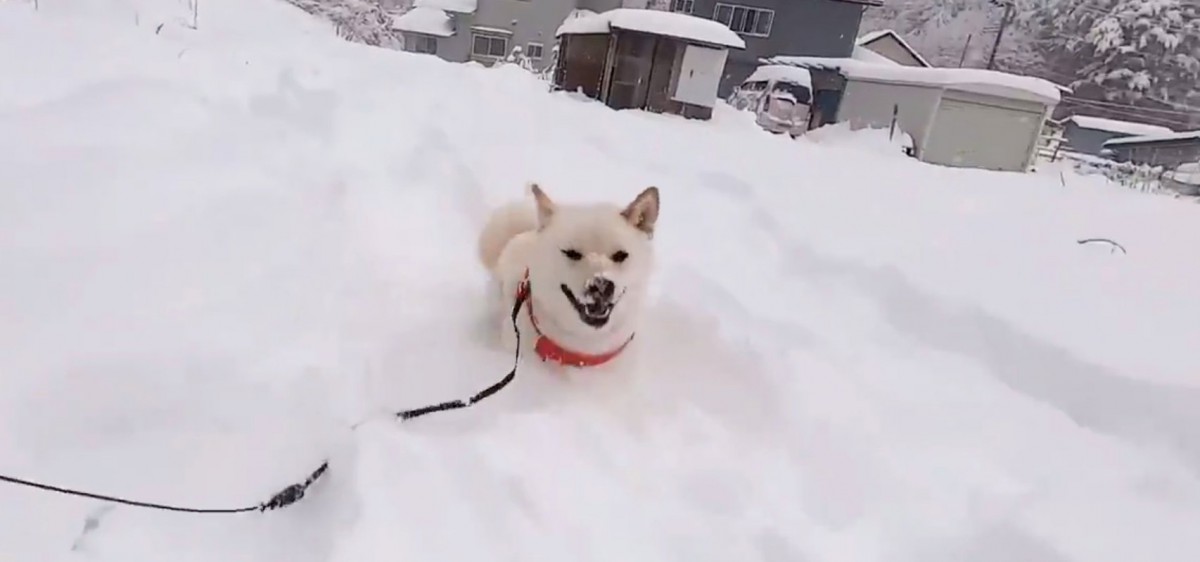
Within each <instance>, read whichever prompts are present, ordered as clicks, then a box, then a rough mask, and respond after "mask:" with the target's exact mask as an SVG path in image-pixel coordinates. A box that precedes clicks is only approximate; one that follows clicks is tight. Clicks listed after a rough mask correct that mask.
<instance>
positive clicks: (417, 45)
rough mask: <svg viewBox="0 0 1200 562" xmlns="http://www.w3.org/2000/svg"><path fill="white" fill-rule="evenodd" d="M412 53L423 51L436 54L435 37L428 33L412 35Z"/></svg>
mask: <svg viewBox="0 0 1200 562" xmlns="http://www.w3.org/2000/svg"><path fill="white" fill-rule="evenodd" d="M412 52H414V53H425V54H427V55H436V54H437V37H433V36H430V35H414V36H413V47H412Z"/></svg>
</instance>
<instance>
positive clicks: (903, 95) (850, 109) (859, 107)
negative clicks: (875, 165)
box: [837, 79, 942, 154]
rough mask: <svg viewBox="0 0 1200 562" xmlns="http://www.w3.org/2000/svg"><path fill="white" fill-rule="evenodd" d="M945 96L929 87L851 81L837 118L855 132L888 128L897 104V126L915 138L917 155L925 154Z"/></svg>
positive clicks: (847, 83)
mask: <svg viewBox="0 0 1200 562" xmlns="http://www.w3.org/2000/svg"><path fill="white" fill-rule="evenodd" d="M941 95H942V94H941V89H940V88H934V87H929V86H911V85H907V84H886V83H883V82H871V81H867V80H857V79H848V80H846V88H845V90H844V91H843V93H842V103H841V105H840V106H839V107H838V115H837V118H838V120H839V121H848V122H849V123H850V126H851V127H852V128H855V129H859V128H863V127H887V126H888V125H890V124H891V123H892V107H893V105H899V106H900V110H899V115H898V119H897V126H898V127H899V128H900V129H901V130H902V131H904V132H906V133H908V134H909V136H911V137H912V139H913V146H914V148H916V150H917V154H921V152H922V151H923V150H924V149H925V141H926V139H927V137H928V135H929V129H930V125H931V124H932V122H933V115H934V112H935V111H936V110H937V104H938V100H939V99H940V98H941Z"/></svg>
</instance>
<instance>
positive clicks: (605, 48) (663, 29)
mask: <svg viewBox="0 0 1200 562" xmlns="http://www.w3.org/2000/svg"><path fill="white" fill-rule="evenodd" d="M555 35H556V36H557V37H558V39H559V54H558V59H557V63H556V66H555V68H554V86H555V88H558V89H564V90H570V91H582V92H583V93H584V94H585V95H587V96H588V97H591V98H594V99H598V100H600V101H602V102H604V103H605V105H608V106H609V107H612V108H613V109H646V110H649V111H654V112H659V113H673V114H678V115H683V116H685V117H692V118H697V119H709V118H711V117H712V110H713V106H714V105H715V104H716V101H717V86H718V84H719V82H720V80H721V76H722V74H724V70H725V61H726V59H727V58H728V55H729V50H730V49H742V48H744V47H745V46H746V43H745V41H743V40H742V38H741V37H738V35H737V34H736V33H734V32H733V31H732V30H730V29H729V28H728V27H726V26H724V25H721V24H720V23H718V22H715V21H712V20H707V19H703V18H697V17H694V16H690V15H687V14H681V13H674V12H664V11H657V10H641V9H631V8H617V9H615V10H609V11H607V12H603V13H599V14H596V13H587V12H585V13H580V14H576V15H575V16H574V17H571V18H568V19H567V20H566V21H564V22H563V24H562V25H561V26H560V27H559V28H558V30H557V31H556V33H555Z"/></svg>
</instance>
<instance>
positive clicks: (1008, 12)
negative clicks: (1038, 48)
mask: <svg viewBox="0 0 1200 562" xmlns="http://www.w3.org/2000/svg"><path fill="white" fill-rule="evenodd" d="M989 1H990V2H991V3H992V4H993V5H996V6H1004V16H1003V17H1001V18H1000V29H999V30H997V31H996V42H995V43H993V44H992V54H991V55H990V56H988V63H987V67H988V70H991V69H993V68H995V66H996V51H997V50H998V49H999V48H1000V39H1002V38H1004V30H1005V29H1006V28H1008V23H1009V20H1011V19H1012V18H1013V16H1014V15H1016V13H1015V12H1016V7H1015V6H1014V5H1013V0H989Z"/></svg>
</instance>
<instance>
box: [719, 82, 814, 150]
mask: <svg viewBox="0 0 1200 562" xmlns="http://www.w3.org/2000/svg"><path fill="white" fill-rule="evenodd" d="M812 98H813V96H812V76H811V75H810V74H809V73H808V70H807V69H804V68H799V67H796V66H786V65H777V64H768V65H764V66H760V67H758V68H756V69H754V73H753V74H751V75H750V76H749V77H748V78H746V79H745V80H743V81H742V83H741V85H739V86H738V87H737V88H734V90H733V93H732V94H730V96H729V104H730V105H732V106H733V107H735V108H737V109H742V110H746V111H753V112H754V113H755V115H756V117H755V121H757V122H758V125H759V126H760V127H762V128H764V129H766V130H768V131H770V132H772V133H778V134H783V133H787V134H789V135H791V136H792V138H795V137H798V136H800V135H803V134H804V133H805V132H806V131H808V120H809V118H810V116H811V115H812V110H811V105H812Z"/></svg>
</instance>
